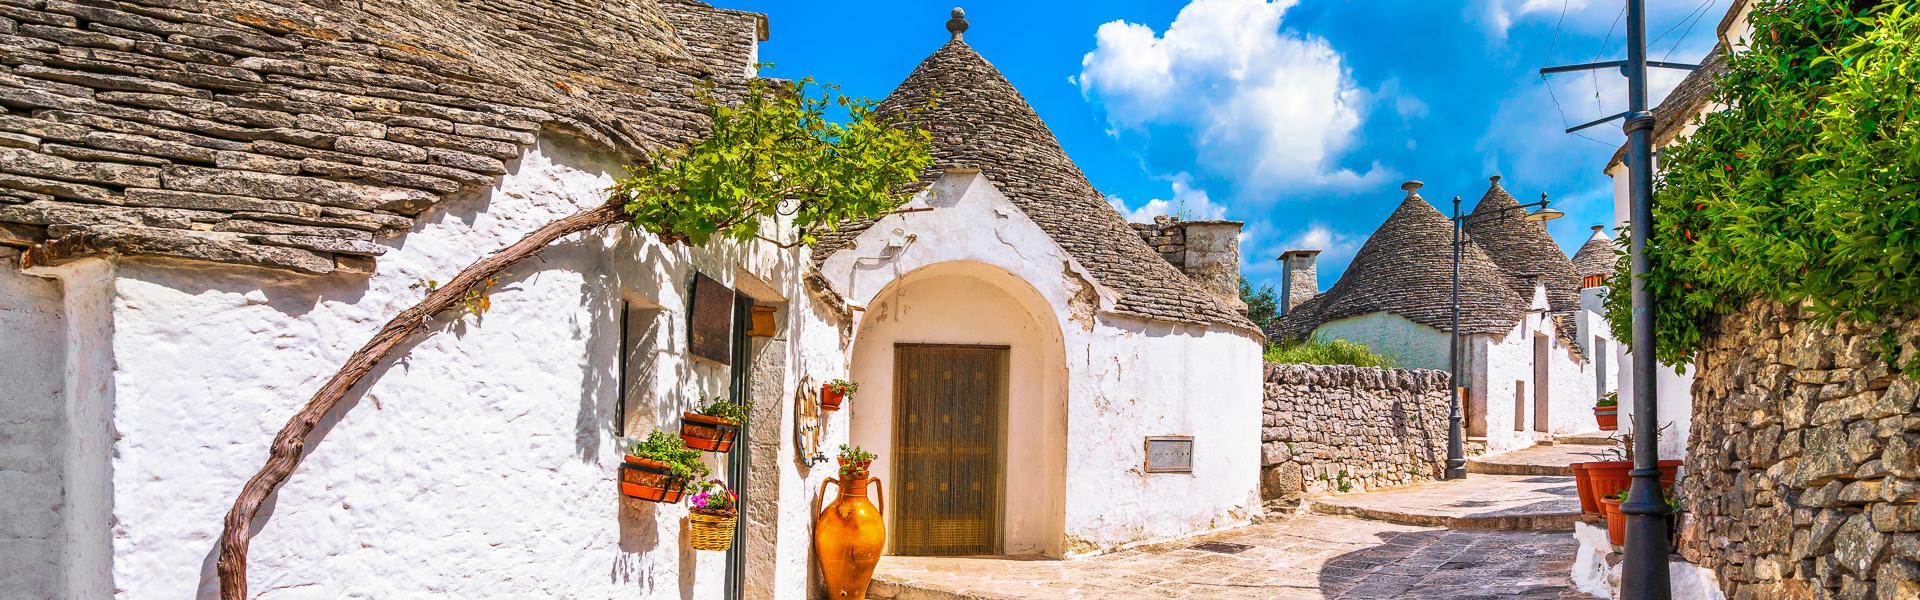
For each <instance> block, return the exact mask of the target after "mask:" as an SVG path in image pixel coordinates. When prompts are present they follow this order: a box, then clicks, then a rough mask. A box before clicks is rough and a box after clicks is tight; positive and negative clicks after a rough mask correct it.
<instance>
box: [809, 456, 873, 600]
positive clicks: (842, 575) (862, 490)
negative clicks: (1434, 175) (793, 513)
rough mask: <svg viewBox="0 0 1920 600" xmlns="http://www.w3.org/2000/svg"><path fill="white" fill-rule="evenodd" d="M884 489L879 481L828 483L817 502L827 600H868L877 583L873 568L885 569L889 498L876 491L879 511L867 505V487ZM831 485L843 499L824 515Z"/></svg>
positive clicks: (816, 532) (816, 543) (817, 546)
mask: <svg viewBox="0 0 1920 600" xmlns="http://www.w3.org/2000/svg"><path fill="white" fill-rule="evenodd" d="M868 482H872V483H873V485H874V487H876V488H878V487H879V486H880V480H878V479H868V478H866V477H849V478H847V479H846V480H845V481H841V480H837V479H834V478H831V477H829V478H827V481H826V482H825V483H822V484H820V491H819V493H818V494H816V495H815V496H814V498H813V510H814V514H815V515H818V516H817V518H816V520H815V521H814V526H813V550H814V552H815V553H816V554H818V555H819V558H820V574H821V579H822V580H823V582H824V583H825V584H826V587H827V597H828V598H832V599H834V600H866V597H867V583H869V582H871V581H872V580H873V567H874V565H877V564H879V563H880V549H881V548H882V547H884V546H886V544H887V522H886V518H885V514H886V513H885V512H884V511H885V509H886V498H885V495H884V493H883V492H881V491H879V490H876V491H875V494H874V498H876V499H878V500H880V505H879V506H878V507H876V506H874V504H873V503H872V502H868V501H867V483H868ZM827 483H832V484H836V485H838V486H839V487H840V497H839V498H838V499H836V500H834V501H833V504H831V505H828V506H827V507H826V508H825V509H822V508H821V507H820V502H821V500H823V499H825V497H826V493H827V485H826V484H827Z"/></svg>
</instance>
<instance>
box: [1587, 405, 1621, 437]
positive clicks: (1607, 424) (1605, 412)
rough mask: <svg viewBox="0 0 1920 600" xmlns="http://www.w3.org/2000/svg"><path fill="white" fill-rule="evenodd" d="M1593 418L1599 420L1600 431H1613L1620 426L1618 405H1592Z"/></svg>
mask: <svg viewBox="0 0 1920 600" xmlns="http://www.w3.org/2000/svg"><path fill="white" fill-rule="evenodd" d="M1593 420H1595V421H1599V422H1600V430H1601V431H1614V430H1617V429H1619V428H1620V407H1619V406H1595V407H1593Z"/></svg>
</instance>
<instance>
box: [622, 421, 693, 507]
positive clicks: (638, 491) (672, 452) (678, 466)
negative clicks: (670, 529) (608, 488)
mask: <svg viewBox="0 0 1920 600" xmlns="http://www.w3.org/2000/svg"><path fill="white" fill-rule="evenodd" d="M706 475H707V465H705V464H703V463H701V462H700V451H699V450H694V449H691V448H688V447H687V444H686V442H685V441H684V440H681V439H680V436H676V435H672V434H669V433H667V432H665V431H661V430H658V429H655V430H653V432H652V433H648V434H647V437H646V439H644V440H640V439H631V438H629V439H628V440H627V455H626V458H625V460H624V461H623V462H622V463H621V465H620V492H621V493H623V494H626V496H627V497H629V498H638V499H640V500H646V501H648V502H661V503H666V504H672V503H675V502H679V501H680V497H681V496H683V495H685V494H686V491H687V482H690V481H693V480H695V479H699V478H701V477H705V476H706Z"/></svg>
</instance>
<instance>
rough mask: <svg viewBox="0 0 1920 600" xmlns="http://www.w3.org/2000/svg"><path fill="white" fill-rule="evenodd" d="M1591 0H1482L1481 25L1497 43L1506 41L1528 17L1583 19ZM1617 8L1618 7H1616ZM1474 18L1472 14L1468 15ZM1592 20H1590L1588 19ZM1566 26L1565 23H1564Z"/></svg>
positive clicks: (1550, 20)
mask: <svg viewBox="0 0 1920 600" xmlns="http://www.w3.org/2000/svg"><path fill="white" fill-rule="evenodd" d="M1590 2H1591V0H1481V1H1480V3H1479V6H1480V12H1481V13H1482V14H1481V15H1480V16H1481V19H1482V20H1481V23H1483V24H1484V25H1485V27H1486V29H1487V34H1488V35H1489V36H1492V37H1493V39H1494V40H1496V41H1505V40H1506V39H1507V32H1508V31H1509V30H1511V29H1513V25H1514V23H1515V22H1517V21H1519V20H1521V19H1524V18H1527V17H1543V18H1545V19H1547V20H1548V21H1549V22H1560V18H1559V17H1560V15H1561V14H1562V13H1565V14H1567V15H1569V16H1568V17H1567V18H1568V19H1574V18H1575V17H1574V16H1572V15H1580V16H1581V17H1582V18H1584V17H1586V16H1588V15H1585V14H1584V11H1585V10H1586V9H1587V5H1588V4H1589V3H1590ZM1615 6H1617V5H1615ZM1468 16H1469V17H1473V16H1475V15H1473V14H1472V13H1468ZM1588 20H1590V19H1588ZM1562 24H1564V23H1562Z"/></svg>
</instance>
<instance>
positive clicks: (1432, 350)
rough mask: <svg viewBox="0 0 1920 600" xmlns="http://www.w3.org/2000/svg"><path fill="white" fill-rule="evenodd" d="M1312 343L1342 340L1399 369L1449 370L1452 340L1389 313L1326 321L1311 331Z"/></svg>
mask: <svg viewBox="0 0 1920 600" xmlns="http://www.w3.org/2000/svg"><path fill="white" fill-rule="evenodd" d="M1313 337H1314V338H1316V339H1322V338H1324V339H1329V340H1332V339H1342V340H1351V341H1354V342H1359V343H1361V344H1366V346H1367V347H1368V348H1371V349H1372V350H1373V351H1374V353H1375V354H1381V355H1385V356H1391V357H1393V358H1394V361H1395V366H1398V367H1400V368H1402V369H1434V370H1438V371H1446V370H1449V369H1450V368H1451V367H1452V366H1451V365H1450V364H1448V361H1450V360H1451V358H1452V357H1451V356H1449V354H1448V351H1447V344H1449V343H1451V342H1452V341H1453V336H1452V335H1451V334H1448V333H1447V332H1445V331H1441V330H1439V329H1435V328H1432V327H1428V326H1426V325H1421V324H1419V323H1415V322H1413V321H1410V320H1408V319H1407V318H1406V317H1402V316H1400V315H1396V314H1393V313H1389V312H1376V313H1367V314H1364V315H1360V316H1357V317H1347V318H1345V319H1339V320H1335V321H1328V322H1327V323H1325V324H1322V325H1321V326H1319V327H1316V328H1314V330H1313Z"/></svg>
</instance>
